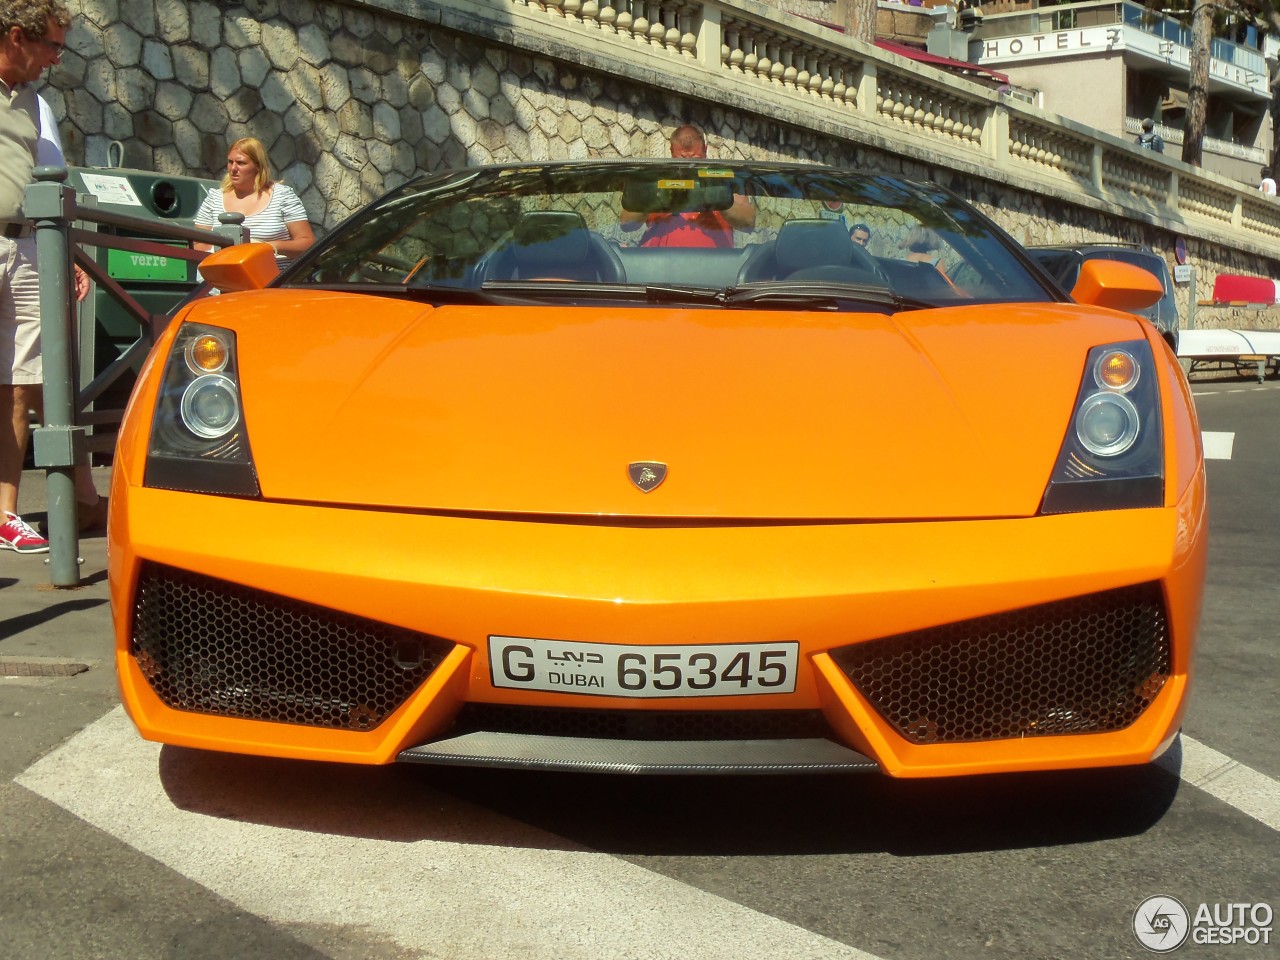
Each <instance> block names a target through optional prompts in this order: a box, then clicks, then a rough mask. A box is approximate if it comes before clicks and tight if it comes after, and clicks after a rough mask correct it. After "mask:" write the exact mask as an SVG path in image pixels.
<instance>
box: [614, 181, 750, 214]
mask: <svg viewBox="0 0 1280 960" xmlns="http://www.w3.org/2000/svg"><path fill="white" fill-rule="evenodd" d="M732 206H733V187H732V185H731V184H728V183H703V182H701V181H699V180H698V179H696V178H693V177H687V178H686V177H671V178H667V179H662V180H632V181H630V182H628V183H627V184H626V185H625V186H624V187H623V188H622V209H623V210H626V211H627V212H629V213H702V212H703V211H706V210H728V209H729V208H730V207H732Z"/></svg>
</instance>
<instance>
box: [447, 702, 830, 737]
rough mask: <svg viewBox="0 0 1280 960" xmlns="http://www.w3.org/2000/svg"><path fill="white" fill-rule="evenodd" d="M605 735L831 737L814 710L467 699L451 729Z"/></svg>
mask: <svg viewBox="0 0 1280 960" xmlns="http://www.w3.org/2000/svg"><path fill="white" fill-rule="evenodd" d="M480 730H483V731H487V732H501V733H530V734H540V735H543V736H554V737H586V738H599V739H606V740H796V739H807V738H813V737H828V738H830V737H831V736H832V733H831V728H830V727H829V726H827V722H826V721H825V720H824V719H823V717H822V713H821V712H820V711H818V710H724V711H717V710H706V711H698V710H579V709H565V708H555V707H518V706H510V705H507V704H497V703H469V704H467V705H466V706H465V707H463V708H462V712H461V713H459V714H458V718H457V721H456V722H455V724H454V729H453V732H454V733H470V732H474V731H480Z"/></svg>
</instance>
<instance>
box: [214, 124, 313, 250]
mask: <svg viewBox="0 0 1280 960" xmlns="http://www.w3.org/2000/svg"><path fill="white" fill-rule="evenodd" d="M220 213H242V214H244V225H245V226H246V227H248V228H249V239H250V240H253V241H255V242H258V243H269V244H271V249H272V250H274V251H275V254H276V265H277V266H278V267H279V268H280V269H281V270H283V269H284V268H285V267H287V266H288V265H289V264H290V263H292V262H293V260H294V259H295V258H296V257H297V256H298V254H300V253H302V251H304V250H306V249H307V247H309V246H311V244H313V243H315V239H316V238H315V234H314V233H313V232H312V230H311V224H310V223H309V222H307V211H306V210H305V209H304V208H303V206H302V201H301V200H299V199H298V195H297V194H296V193H294V192H293V188H292V187H290V186H289V185H288V184H287V183H281V182H280V181H278V180H275V181H273V180H272V179H271V167H270V166H269V165H268V162H267V151H266V148H265V147H263V145H262V141H261V140H258V139H257V138H255V137H245V138H243V139H242V140H237V141H236V142H235V143H233V144H232V145H231V148H230V149H229V150H228V151H227V174H226V176H224V177H223V178H222V184H221V188H220V189H214V190H210V191H209V195H208V196H207V197H205V199H204V203H202V204H201V205H200V210H199V211H198V212H197V213H196V219H195V225H196V226H197V227H205V228H211V227H213V226H214V225H215V224H217V223H218V214H220Z"/></svg>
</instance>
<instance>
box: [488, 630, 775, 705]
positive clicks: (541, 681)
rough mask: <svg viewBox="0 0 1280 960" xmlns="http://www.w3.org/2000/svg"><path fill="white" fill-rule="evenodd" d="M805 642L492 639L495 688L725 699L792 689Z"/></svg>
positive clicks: (490, 639)
mask: <svg viewBox="0 0 1280 960" xmlns="http://www.w3.org/2000/svg"><path fill="white" fill-rule="evenodd" d="M799 647H800V645H799V644H798V643H795V642H779V643H722V644H721V643H717V644H705V645H702V646H662V647H631V646H624V645H621V644H613V643H581V642H578V641H573V640H534V639H531V638H527V637H490V638H489V669H490V673H491V675H492V679H493V685H494V686H495V687H505V688H507V689H511V690H549V691H553V692H556V693H585V694H594V695H596V696H601V697H726V696H739V695H745V694H761V693H792V692H793V691H794V690H795V688H796V669H797V662H798V660H799Z"/></svg>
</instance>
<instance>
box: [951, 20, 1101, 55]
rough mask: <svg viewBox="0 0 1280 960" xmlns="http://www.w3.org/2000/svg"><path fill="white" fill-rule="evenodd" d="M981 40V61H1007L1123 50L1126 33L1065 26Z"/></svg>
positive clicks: (1096, 28)
mask: <svg viewBox="0 0 1280 960" xmlns="http://www.w3.org/2000/svg"><path fill="white" fill-rule="evenodd" d="M978 44H980V45H982V56H980V63H1004V61H1007V60H1029V59H1033V58H1041V56H1046V55H1048V56H1056V55H1060V54H1080V52H1105V51H1107V50H1123V49H1124V36H1123V32H1121V29H1120V27H1089V28H1088V29H1062V31H1055V32H1053V33H1032V35H1029V36H1023V37H992V38H991V40H979V41H978ZM970 49H972V45H970Z"/></svg>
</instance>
